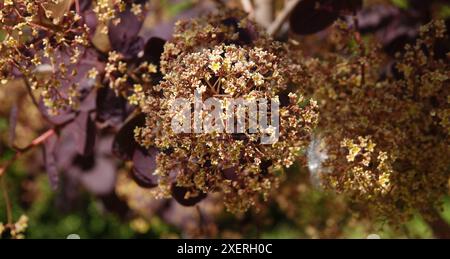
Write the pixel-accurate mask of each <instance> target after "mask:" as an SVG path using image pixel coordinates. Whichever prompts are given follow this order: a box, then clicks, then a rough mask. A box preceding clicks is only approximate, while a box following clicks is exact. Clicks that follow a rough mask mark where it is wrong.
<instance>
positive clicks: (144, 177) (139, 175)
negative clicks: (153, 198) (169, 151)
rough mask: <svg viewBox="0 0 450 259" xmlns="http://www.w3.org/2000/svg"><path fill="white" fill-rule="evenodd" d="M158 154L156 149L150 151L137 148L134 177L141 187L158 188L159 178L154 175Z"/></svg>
mask: <svg viewBox="0 0 450 259" xmlns="http://www.w3.org/2000/svg"><path fill="white" fill-rule="evenodd" d="M158 153H159V151H158V150H157V149H156V148H151V149H150V150H145V149H143V148H137V149H136V150H135V151H134V155H133V173H132V177H133V179H134V180H135V182H136V183H137V184H138V185H139V186H141V187H144V188H153V187H156V186H158V177H157V176H155V175H154V174H153V173H154V172H155V170H156V157H157V155H158Z"/></svg>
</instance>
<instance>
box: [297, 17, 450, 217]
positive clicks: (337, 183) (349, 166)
mask: <svg viewBox="0 0 450 259" xmlns="http://www.w3.org/2000/svg"><path fill="white" fill-rule="evenodd" d="M444 34H445V25H444V23H443V22H441V21H436V22H433V23H431V24H429V25H427V26H425V27H423V28H422V29H421V37H420V39H419V40H418V41H417V43H416V44H415V45H407V46H406V48H405V52H404V53H403V54H399V55H398V56H397V58H396V63H395V64H394V67H393V72H392V73H391V74H388V75H385V76H383V77H380V75H379V64H380V63H381V62H382V61H381V60H380V57H382V55H380V53H379V51H378V50H377V48H371V49H370V50H365V49H364V48H363V50H362V51H360V50H356V53H357V54H354V52H353V54H352V55H351V58H349V56H350V55H339V54H330V55H326V57H325V58H324V61H322V62H319V61H318V60H309V61H307V62H306V63H307V65H308V66H309V68H310V69H311V71H314V72H312V73H314V76H313V80H314V81H315V83H314V85H315V86H317V87H316V88H315V89H313V92H314V97H315V98H317V100H318V103H319V106H320V114H321V117H320V122H319V134H318V136H317V139H316V140H315V142H317V143H316V150H315V152H316V154H315V155H314V154H313V152H314V151H311V152H312V154H311V156H310V160H320V161H310V162H311V163H310V165H312V168H311V169H313V170H312V171H313V172H312V173H313V174H319V175H320V177H321V178H322V180H323V181H322V183H323V184H324V186H326V187H328V188H331V189H334V190H337V191H338V192H339V193H345V194H347V195H349V196H350V197H351V198H352V199H353V200H354V201H358V202H362V203H364V204H368V205H369V206H370V207H372V208H373V209H375V210H376V211H377V212H378V213H380V214H381V215H384V216H386V217H387V218H389V219H392V220H398V221H402V220H405V219H408V218H409V217H410V216H411V215H412V213H413V212H414V211H415V210H419V211H420V212H422V213H424V214H426V213H427V211H428V210H430V209H432V208H433V206H435V205H439V203H440V201H441V199H440V198H441V197H442V196H443V195H445V194H446V193H447V192H448V180H449V176H450V160H449V157H450V156H449V155H450V149H449V148H450V145H449V144H450V135H449V134H450V131H449V130H450V127H449V118H450V85H449V83H450V74H449V71H450V66H449V62H448V55H447V60H442V59H439V58H437V57H436V56H435V55H434V49H435V47H434V46H435V45H434V43H435V42H436V41H437V40H440V39H442V38H444V37H445V35H444ZM318 154H320V156H318ZM320 162H323V163H322V164H321V163H320Z"/></svg>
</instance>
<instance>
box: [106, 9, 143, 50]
mask: <svg viewBox="0 0 450 259" xmlns="http://www.w3.org/2000/svg"><path fill="white" fill-rule="evenodd" d="M117 17H118V18H119V19H120V23H119V24H117V25H114V24H113V22H111V23H110V24H109V26H108V29H109V33H108V35H109V41H110V42H111V47H112V49H113V50H116V51H119V52H121V53H122V54H123V55H124V56H125V58H132V57H134V56H136V55H137V54H138V53H139V51H141V50H142V48H143V40H142V38H141V37H139V36H138V33H139V31H140V30H141V27H142V23H143V21H142V19H139V18H138V17H137V16H136V15H134V14H133V13H132V12H131V11H130V10H125V11H124V12H122V13H120V14H118V16H117Z"/></svg>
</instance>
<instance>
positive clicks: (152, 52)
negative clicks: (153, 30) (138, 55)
mask: <svg viewBox="0 0 450 259" xmlns="http://www.w3.org/2000/svg"><path fill="white" fill-rule="evenodd" d="M164 44H166V41H165V40H163V39H161V38H158V37H152V38H150V39H149V40H148V41H147V43H146V44H145V49H144V58H145V59H146V61H149V62H150V63H152V64H155V65H159V62H160V59H161V54H162V53H163V52H164Z"/></svg>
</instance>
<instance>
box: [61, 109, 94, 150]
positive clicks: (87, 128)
mask: <svg viewBox="0 0 450 259" xmlns="http://www.w3.org/2000/svg"><path fill="white" fill-rule="evenodd" d="M67 127H68V128H70V131H71V133H72V134H73V136H74V139H75V144H76V150H77V151H78V153H79V154H80V155H89V154H92V152H93V149H94V144H95V137H96V127H95V123H94V121H93V120H92V119H91V117H90V115H89V113H88V112H80V114H79V115H78V116H77V117H76V119H75V120H74V121H73V122H72V123H71V124H70V125H68V126H67Z"/></svg>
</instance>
